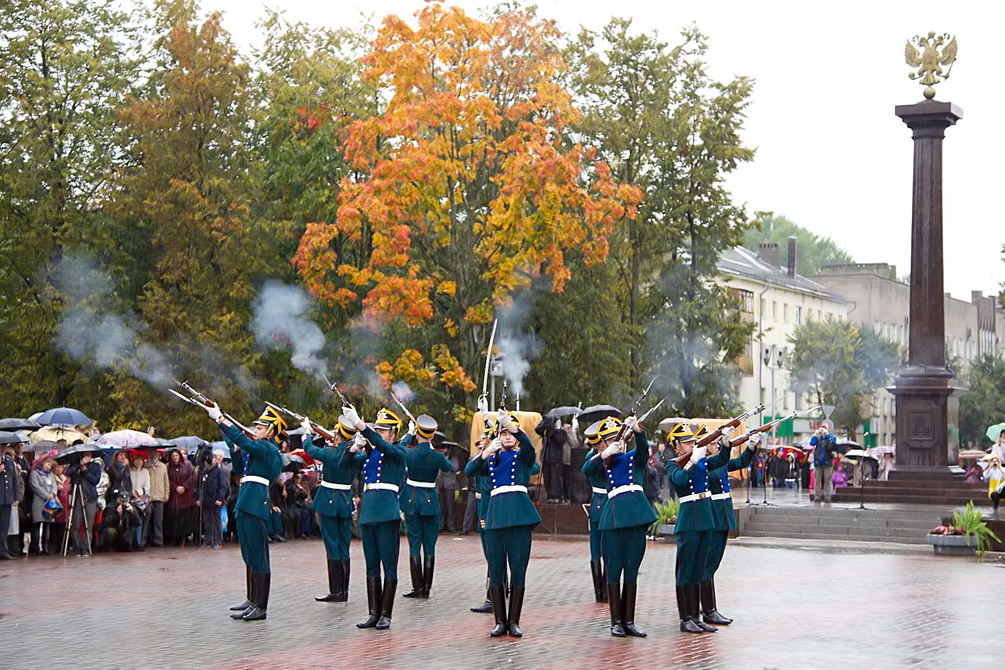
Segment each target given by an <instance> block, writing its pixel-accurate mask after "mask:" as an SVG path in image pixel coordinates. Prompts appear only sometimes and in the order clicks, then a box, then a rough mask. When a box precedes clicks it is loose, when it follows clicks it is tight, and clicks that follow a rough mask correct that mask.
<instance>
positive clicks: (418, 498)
mask: <svg viewBox="0 0 1005 670" xmlns="http://www.w3.org/2000/svg"><path fill="white" fill-rule="evenodd" d="M405 463H406V468H407V475H406V479H405V485H404V486H403V487H402V489H401V497H400V499H399V502H400V504H401V511H402V512H403V513H404V514H405V529H406V531H407V532H408V553H409V555H410V556H412V557H418V556H421V555H422V553H423V552H424V553H425V555H426V557H427V558H429V557H431V556H435V555H436V538H437V534H438V533H439V530H440V501H439V497H438V496H437V495H436V477H437V476H438V475H439V473H440V472H448V471H449V470H450V469H451V467H452V466H451V465H450V461H449V460H447V457H446V456H444V455H443V454H441V453H440V452H438V451H436V450H435V449H433V447H432V445H431V444H429V443H428V442H424V443H420V444H418V445H417V446H415V447H414V448H409V449H406V450H405Z"/></svg>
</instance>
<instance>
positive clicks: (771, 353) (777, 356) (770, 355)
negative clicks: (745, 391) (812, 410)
mask: <svg viewBox="0 0 1005 670" xmlns="http://www.w3.org/2000/svg"><path fill="white" fill-rule="evenodd" d="M784 363H785V347H778V346H775V345H774V344H772V345H771V346H768V347H764V365H765V367H767V368H768V370H770V371H771V416H770V417H768V421H774V420H775V403H776V400H775V370H780V369H781V368H782V365H783V364H784ZM777 439H778V426H777V425H775V426H772V428H771V442H772V445H773V444H774V443H775V441H776V440H777Z"/></svg>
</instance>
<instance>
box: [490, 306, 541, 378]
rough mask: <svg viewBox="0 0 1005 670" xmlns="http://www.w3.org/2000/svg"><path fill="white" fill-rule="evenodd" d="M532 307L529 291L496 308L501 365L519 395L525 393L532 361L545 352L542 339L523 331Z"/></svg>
mask: <svg viewBox="0 0 1005 670" xmlns="http://www.w3.org/2000/svg"><path fill="white" fill-rule="evenodd" d="M531 311H532V310H531V301H530V296H529V295H521V296H519V297H514V298H513V301H512V302H511V303H510V304H509V305H507V306H506V307H502V308H499V309H497V310H496V317H497V318H498V319H499V335H498V336H497V338H496V346H497V347H498V348H499V365H500V367H501V369H502V373H503V376H504V377H505V378H506V381H507V382H508V383H509V387H510V392H511V393H513V394H514V395H515V396H517V397H519V396H521V395H523V380H524V378H525V377H526V376H527V373H528V372H530V362H531V361H532V360H533V359H534V358H536V357H537V355H538V354H540V353H541V344H540V342H539V341H538V340H537V339H536V338H535V337H534V336H533V335H532V334H528V333H525V332H523V331H524V329H525V328H526V326H527V322H528V321H529V319H530V315H531Z"/></svg>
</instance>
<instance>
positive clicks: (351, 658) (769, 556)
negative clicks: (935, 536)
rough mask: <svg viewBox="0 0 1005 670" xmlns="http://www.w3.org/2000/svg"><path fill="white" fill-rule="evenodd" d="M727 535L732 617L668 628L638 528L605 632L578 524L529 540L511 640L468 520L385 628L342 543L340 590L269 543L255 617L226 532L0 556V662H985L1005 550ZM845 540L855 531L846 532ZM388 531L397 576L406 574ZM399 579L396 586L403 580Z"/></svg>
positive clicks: (654, 560) (313, 556)
mask: <svg viewBox="0 0 1005 670" xmlns="http://www.w3.org/2000/svg"><path fill="white" fill-rule="evenodd" d="M779 544H780V546H778V547H770V546H763V545H756V546H745V545H744V544H743V541H742V540H741V541H740V542H738V543H737V544H736V545H734V546H731V547H730V548H729V549H728V550H727V554H726V558H725V561H724V564H723V566H722V568H721V569H720V574H719V575H718V577H717V585H718V591H719V605H720V608H721V610H722V611H723V612H724V613H725V614H726V615H727V616H731V617H733V618H735V619H736V621H735V623H734V624H733V625H731V626H729V627H728V628H726V629H722V630H720V631H719V632H717V633H715V634H705V635H688V634H684V633H680V632H679V631H678V630H677V610H676V605H675V602H674V595H673V594H674V588H673V573H674V552H675V548H674V546H673V545H672V544H671V545H667V544H652V543H651V544H650V545H649V550H648V553H647V555H646V559H645V562H644V563H643V566H642V574H641V576H640V582H641V584H640V590H639V596H638V598H639V606H638V613H637V617H636V623H637V624H638V625H639V627H640V628H642V629H643V630H646V631H647V632H648V633H649V638H648V639H630V638H629V639H623V640H621V639H614V638H612V637H611V636H610V634H609V632H608V629H607V620H608V614H607V607H606V605H599V604H595V603H594V602H593V593H592V586H591V583H590V576H589V565H588V549H587V545H586V543H585V542H583V541H550V540H536V541H535V543H534V547H533V558H532V560H531V565H530V570H529V573H528V578H527V581H528V595H527V600H526V604H525V611H524V616H523V621H522V624H523V629H524V632H525V637H524V638H523V639H522V640H515V639H511V638H504V639H500V640H493V639H491V638H489V637H488V631H489V629H490V627H491V624H492V617H491V615H487V614H473V613H471V612H469V611H468V606H470V605H473V604H478V603H480V602H481V600H482V597H483V595H484V590H483V587H484V576H485V566H484V563H483V561H482V557H481V547H480V544H479V541H478V538H477V537H458V538H455V537H449V536H444V537H443V538H441V540H440V544H439V547H438V549H439V555H438V556H437V572H436V581H435V583H434V585H433V595H432V598H431V599H430V600H428V601H410V600H405V599H402V598H400V595H399V599H398V602H397V604H396V606H395V610H394V617H393V625H392V627H391V629H390V630H389V631H384V632H381V631H376V630H358V629H356V627H355V626H354V624H355V622H357V621H359V620H361V619H363V618H364V616H365V614H366V612H365V610H366V590H365V583H364V580H363V561H362V555H361V547H360V545H359V543H358V542H356V541H354V542H353V544H352V555H353V565H352V573H353V574H352V583H351V589H350V602H349V603H348V604H322V603H316V602H314V600H313V597H314V596H315V595H317V594H319V593H322V592H323V591H324V590H325V586H326V583H325V576H324V554H323V549H322V545H321V543H320V541H313V540H302V541H291V542H288V543H286V544H282V545H276V546H273V548H272V551H273V553H272V556H273V571H274V575H273V580H274V581H273V593H272V601H271V602H270V606H269V619H268V620H267V621H265V622H259V623H248V622H238V621H232V620H230V619H229V618H228V616H227V614H228V612H227V607H228V606H229V605H232V604H234V603H235V602H237V601H240V600H241V599H242V597H243V591H244V567H243V564H242V563H241V557H240V553H239V551H238V549H237V548H236V547H227V548H225V549H222V550H218V551H213V550H208V549H185V550H178V549H162V550H148V551H147V552H146V553H142V554H114V555H98V556H95V557H93V558H89V559H85V558H67V559H62V558H32V559H30V560H28V559H22V560H19V561H16V562H15V561H9V562H0V640H3V643H2V647H0V659H2V660H0V664H2V667H4V668H5V669H7V670H11V669H16V668H55V667H64V668H101V669H102V670H105V669H108V668H195V667H210V668H292V667H297V668H326V667H333V668H334V667H350V666H352V667H360V668H383V667H388V668H420V667H422V668H503V667H505V668H535V669H536V668H563V669H565V668H605V669H606V668H670V667H678V668H798V669H804V668H815V669H816V668H907V667H910V668H946V667H959V668H983V667H992V666H993V665H995V664H996V659H997V658H1000V656H998V655H997V651H996V648H997V646H998V639H999V638H998V637H997V635H996V633H997V632H998V630H999V629H1000V623H999V619H998V617H997V615H996V613H997V612H999V611H1000V608H1001V600H1000V596H999V592H1000V590H1001V585H1002V584H1005V570H1003V569H1002V568H1003V567H1005V566H1003V565H1002V564H1001V563H996V562H995V561H993V560H989V561H986V562H984V563H983V564H979V563H977V562H976V561H975V560H972V559H957V558H941V557H935V556H933V555H931V554H930V553H902V552H889V553H887V552H883V551H880V552H877V551H876V547H871V548H869V549H868V550H863V549H861V548H860V547H856V546H853V545H854V543H833V544H830V545H828V544H821V543H817V544H813V543H810V544H799V543H779ZM849 545H852V546H849ZM406 546H407V545H406V544H405V543H404V542H402V560H401V561H400V565H399V567H400V569H401V575H402V577H405V576H406V575H407V559H406V558H405V556H406ZM400 586H401V588H399V594H400V593H403V592H404V591H405V590H406V587H407V585H406V584H405V583H404V580H403V581H402V584H401V585H400Z"/></svg>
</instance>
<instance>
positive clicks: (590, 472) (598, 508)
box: [583, 451, 607, 523]
mask: <svg viewBox="0 0 1005 670" xmlns="http://www.w3.org/2000/svg"><path fill="white" fill-rule="evenodd" d="M594 453H598V452H596V451H594ZM592 456H593V454H590V455H589V456H587V457H586V460H585V461H583V474H584V475H586V478H587V479H588V480H589V481H590V488H592V489H593V497H592V498H591V499H590V521H593V522H594V523H600V515H601V514H602V513H603V511H604V505H606V504H607V493H606V491H607V473H606V472H604V469H603V468H598V467H596V466H595V465H594V464H593V458H592ZM597 460H600V457H599V456H598V457H597ZM597 489H603V490H604V491H605V493H597Z"/></svg>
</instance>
